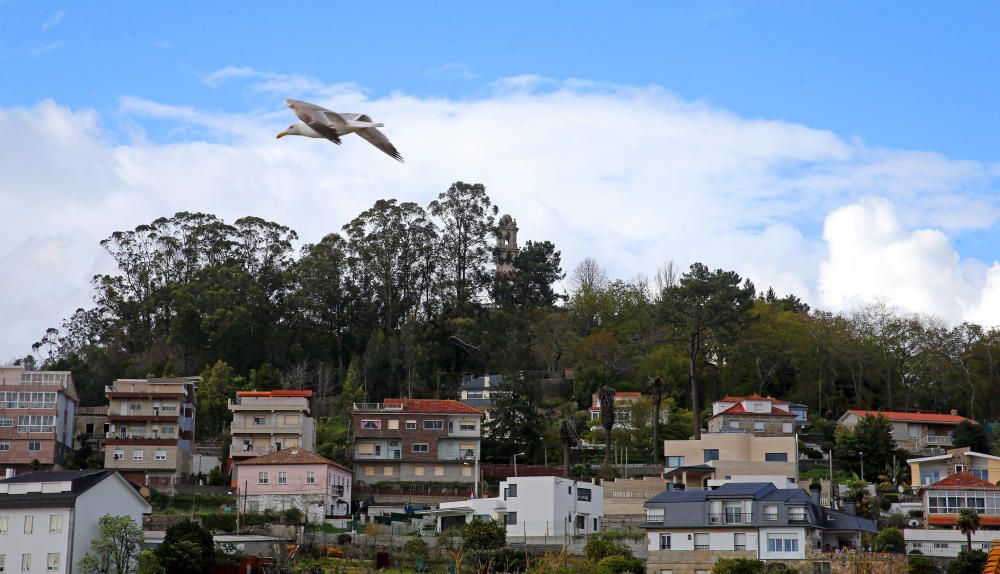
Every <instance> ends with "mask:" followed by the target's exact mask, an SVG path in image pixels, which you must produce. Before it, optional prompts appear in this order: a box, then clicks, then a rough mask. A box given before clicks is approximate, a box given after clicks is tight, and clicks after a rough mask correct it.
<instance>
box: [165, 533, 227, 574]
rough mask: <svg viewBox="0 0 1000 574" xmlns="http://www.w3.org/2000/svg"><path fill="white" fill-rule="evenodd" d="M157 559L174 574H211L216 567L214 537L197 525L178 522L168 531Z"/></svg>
mask: <svg viewBox="0 0 1000 574" xmlns="http://www.w3.org/2000/svg"><path fill="white" fill-rule="evenodd" d="M156 559H157V561H159V563H160V564H161V565H162V566H163V568H164V569H165V570H166V571H167V572H169V573H170V574H208V573H209V572H210V571H211V569H212V565H213V564H215V544H214V542H213V541H212V534H211V533H210V532H209V531H207V530H205V529H204V528H203V527H202V526H201V525H200V524H198V523H197V522H193V521H191V520H185V521H183V522H178V523H177V524H175V525H173V526H171V527H170V528H168V529H167V534H166V536H165V537H164V538H163V543H162V544H160V545H159V546H158V547H157V548H156Z"/></svg>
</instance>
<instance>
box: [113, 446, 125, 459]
mask: <svg viewBox="0 0 1000 574" xmlns="http://www.w3.org/2000/svg"><path fill="white" fill-rule="evenodd" d="M111 460H125V451H124V450H122V449H120V448H116V449H115V451H114V453H113V454H112V455H111Z"/></svg>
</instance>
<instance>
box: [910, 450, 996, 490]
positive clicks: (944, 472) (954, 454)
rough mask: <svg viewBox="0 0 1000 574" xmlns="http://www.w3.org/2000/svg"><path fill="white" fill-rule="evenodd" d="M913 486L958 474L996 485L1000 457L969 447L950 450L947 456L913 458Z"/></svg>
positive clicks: (931, 482)
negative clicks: (964, 474) (966, 473)
mask: <svg viewBox="0 0 1000 574" xmlns="http://www.w3.org/2000/svg"><path fill="white" fill-rule="evenodd" d="M906 462H907V464H909V465H910V477H911V481H912V482H913V484H920V485H924V486H927V485H930V484H934V483H935V482H937V481H939V480H941V479H942V478H946V477H948V476H951V475H952V474H954V473H956V472H968V473H969V474H971V475H972V476H975V477H978V478H981V479H983V480H985V481H987V482H992V483H994V484H996V483H997V481H1000V456H993V455H991V454H982V453H978V452H972V449H970V448H969V447H967V446H966V447H962V448H953V449H948V450H947V451H946V452H945V454H939V455H934V456H925V457H922V458H911V459H909V460H907V461H906Z"/></svg>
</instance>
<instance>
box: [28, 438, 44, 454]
mask: <svg viewBox="0 0 1000 574" xmlns="http://www.w3.org/2000/svg"><path fill="white" fill-rule="evenodd" d="M40 450H42V443H41V442H39V441H37V440H29V441H28V451H30V452H38V451H40Z"/></svg>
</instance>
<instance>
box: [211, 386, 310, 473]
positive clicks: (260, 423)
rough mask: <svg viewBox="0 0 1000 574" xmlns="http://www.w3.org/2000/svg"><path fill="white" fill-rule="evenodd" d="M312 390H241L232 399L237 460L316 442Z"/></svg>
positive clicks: (231, 430) (230, 406)
mask: <svg viewBox="0 0 1000 574" xmlns="http://www.w3.org/2000/svg"><path fill="white" fill-rule="evenodd" d="M311 397H312V391H237V393H236V398H234V399H229V410H230V411H231V412H232V413H233V424H232V426H231V427H230V432H231V433H232V440H233V443H232V446H231V447H230V451H229V452H230V456H232V458H233V460H234V461H238V460H243V459H247V458H253V457H255V456H260V455H262V454H267V453H270V452H275V451H279V450H282V449H287V448H292V447H301V448H304V449H306V450H313V449H314V448H315V445H316V421H315V420H314V419H313V417H312V414H311V411H310V409H309V399H310V398H311Z"/></svg>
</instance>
